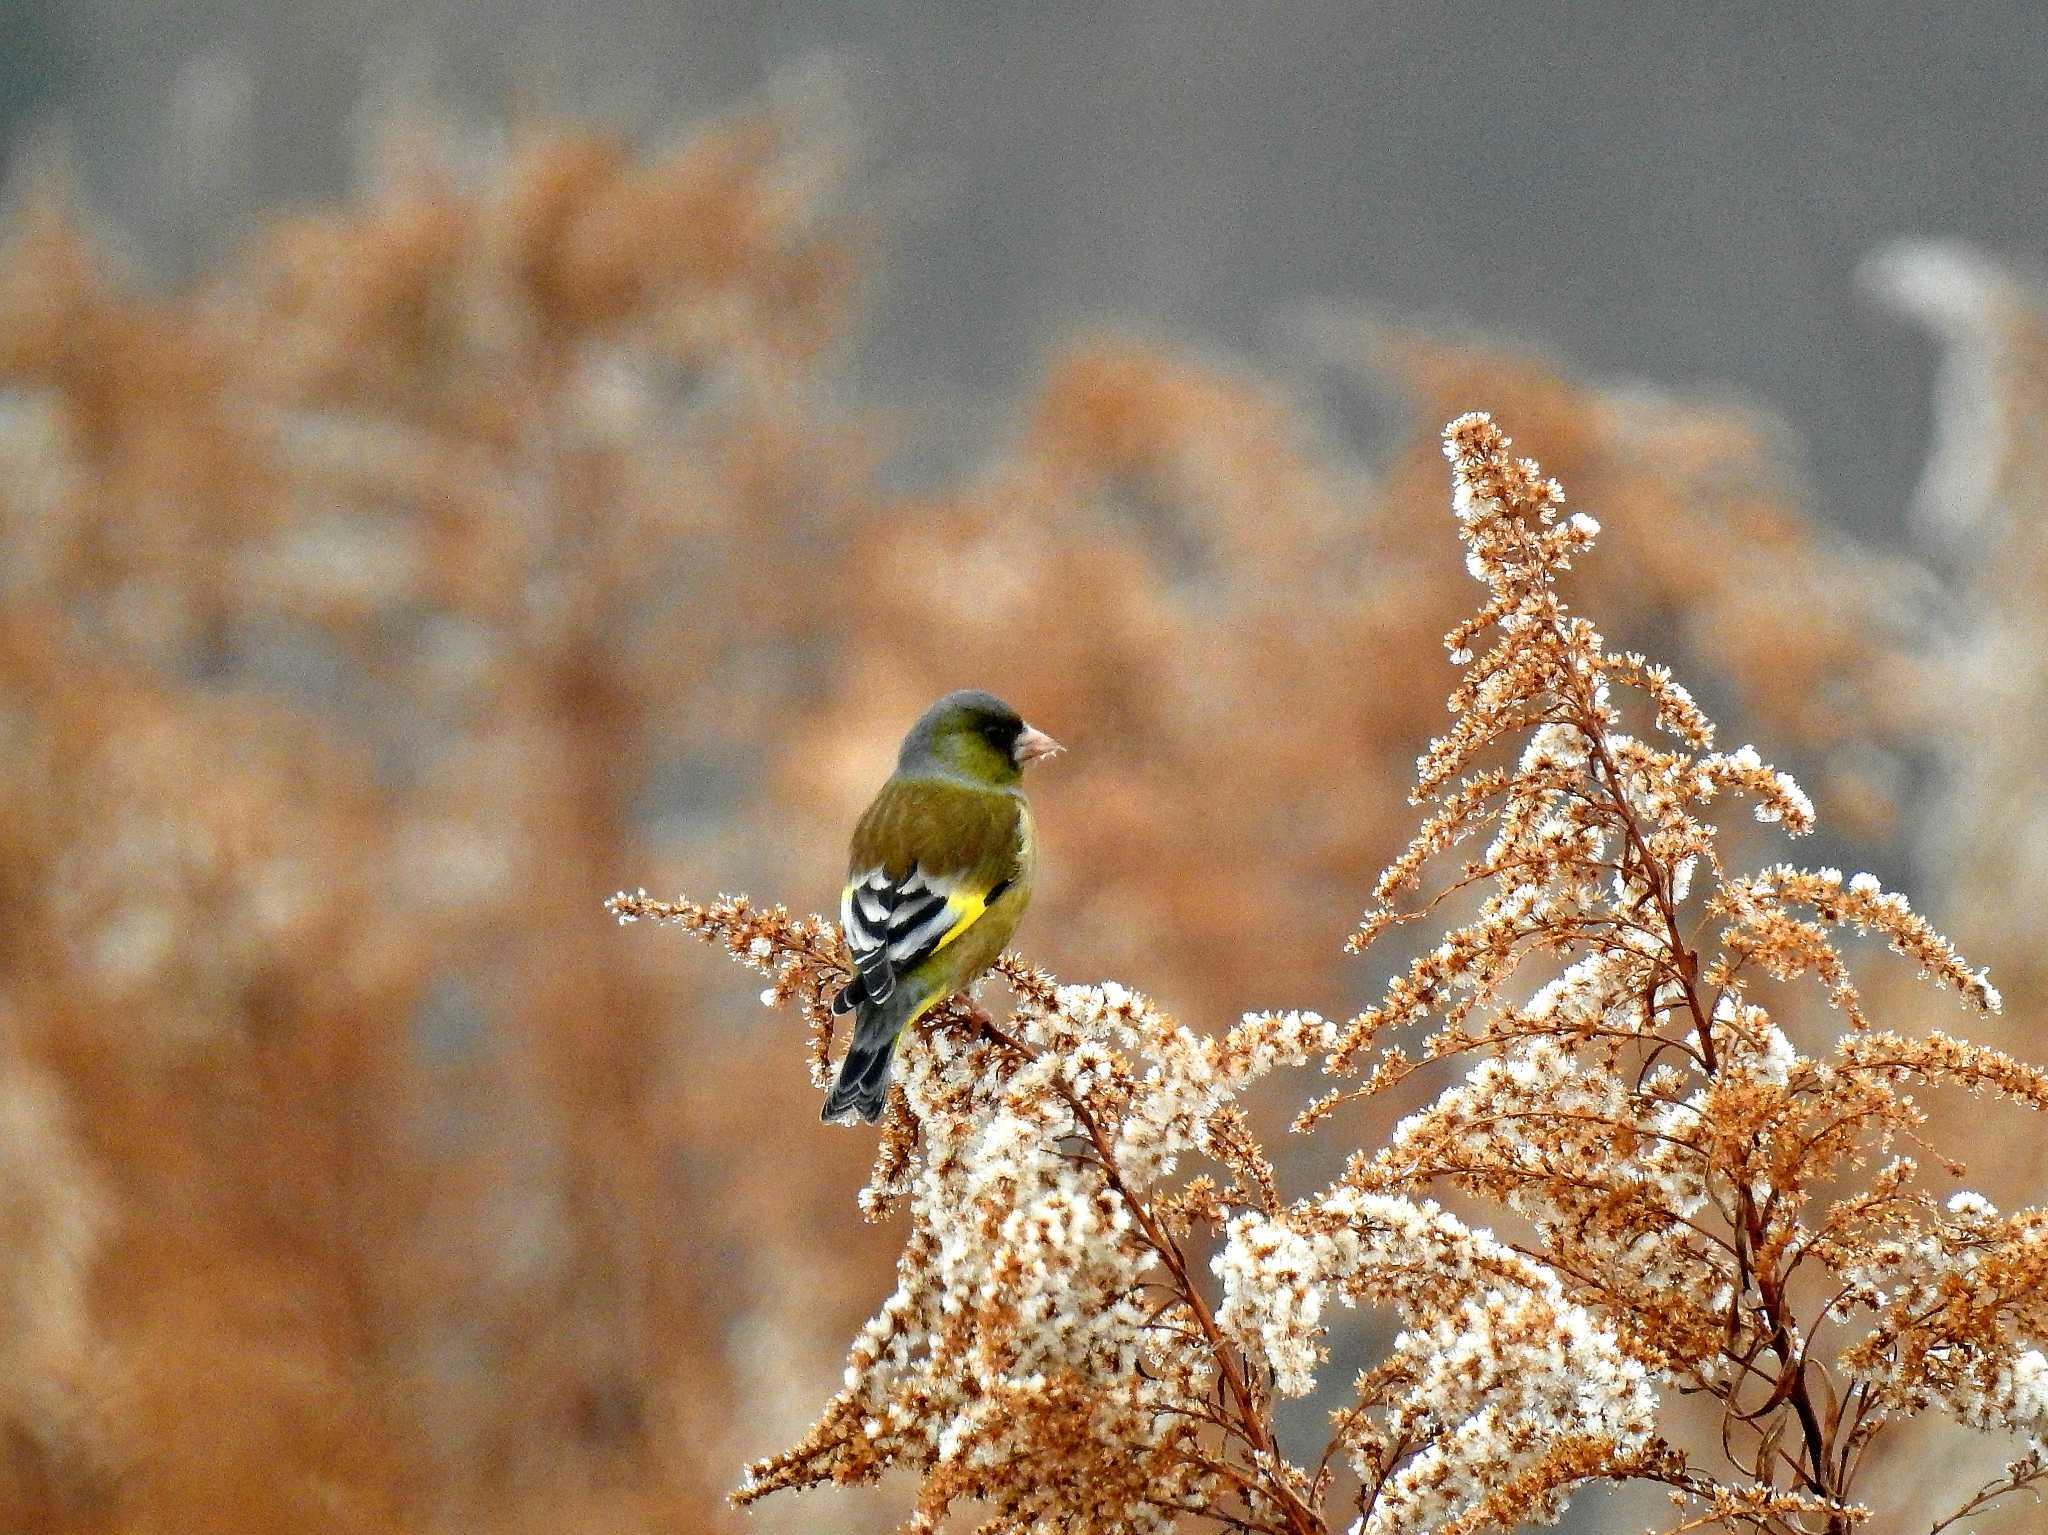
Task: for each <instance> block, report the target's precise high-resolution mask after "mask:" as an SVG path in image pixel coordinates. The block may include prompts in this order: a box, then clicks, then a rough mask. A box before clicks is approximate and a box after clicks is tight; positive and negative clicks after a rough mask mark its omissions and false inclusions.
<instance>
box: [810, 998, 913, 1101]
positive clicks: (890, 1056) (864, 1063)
mask: <svg viewBox="0 0 2048 1535" xmlns="http://www.w3.org/2000/svg"><path fill="white" fill-rule="evenodd" d="M910 1010H911V1009H910V1000H909V998H908V996H906V995H905V992H904V990H903V988H901V987H899V988H897V990H896V993H895V994H894V995H893V996H891V997H890V998H889V1000H888V1001H886V1002H883V1003H881V1004H880V1005H879V1006H877V1005H876V1004H874V1003H872V1002H862V1003H861V1004H859V1007H858V1009H857V1011H856V1012H855V1014H854V1024H853V1043H852V1044H850V1045H848V1046H847V1047H846V1059H845V1060H843V1061H841V1062H840V1063H839V1077H838V1080H837V1081H835V1082H834V1083H833V1084H832V1091H831V1092H830V1093H829V1094H828V1095H826V1098H825V1109H824V1112H823V1113H822V1114H820V1115H819V1116H818V1117H819V1118H820V1119H824V1120H827V1121H830V1120H834V1119H839V1118H841V1117H842V1116H844V1115H845V1114H846V1113H847V1112H848V1111H851V1112H853V1113H855V1114H858V1115H860V1117H861V1118H862V1119H865V1120H866V1121H867V1122H868V1123H869V1124H873V1123H874V1122H875V1121H876V1120H878V1119H880V1118H881V1117H882V1108H883V1106H884V1105H885V1104H887V1103H888V1101H889V1066H890V1063H891V1062H892V1061H893V1060H894V1059H895V1055H896V1036H897V1035H898V1034H901V1033H902V1032H903V1025H904V1023H905V1022H906V1021H908V1019H909V1015H910Z"/></svg>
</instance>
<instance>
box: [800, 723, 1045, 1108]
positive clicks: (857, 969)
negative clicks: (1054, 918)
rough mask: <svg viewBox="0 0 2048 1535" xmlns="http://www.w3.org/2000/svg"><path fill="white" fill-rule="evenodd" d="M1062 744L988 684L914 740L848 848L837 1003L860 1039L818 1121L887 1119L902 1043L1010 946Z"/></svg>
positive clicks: (918, 727)
mask: <svg viewBox="0 0 2048 1535" xmlns="http://www.w3.org/2000/svg"><path fill="white" fill-rule="evenodd" d="M1060 749H1061V747H1060V744H1059V743H1058V742H1057V741H1055V740H1053V738H1052V737H1051V736H1049V735H1047V734H1046V733H1045V732H1044V731H1042V730H1036V729H1033V728H1032V727H1031V726H1030V725H1027V724H1025V723H1024V720H1023V717H1022V716H1021V715H1019V714H1018V713H1017V711H1016V710H1015V709H1013V708H1011V707H1010V706H1009V705H1008V704H1006V703H1004V702H1003V701H1002V700H1001V699H1000V698H997V697H996V696H995V695H994V694H993V693H984V692H981V691H980V690H978V689H966V690H963V691H961V692H957V693H948V694H947V695H946V696H945V697H944V698H941V699H940V700H939V701H938V702H937V703H935V704H933V705H932V706H931V707H930V708H929V709H927V710H925V712H924V714H923V715H922V716H921V717H920V718H919V719H918V721H917V723H916V724H915V725H912V726H911V727H910V733H909V734H908V735H906V736H904V738H903V746H902V749H901V750H900V751H899V752H898V754H897V758H896V771H895V773H894V774H893V775H892V776H891V777H890V779H889V781H888V782H887V783H885V784H884V785H883V786H882V789H881V792H880V793H878V794H877V795H876V796H875V799H874V803H872V804H871V805H869V806H868V808H867V810H866V812H865V813H864V814H863V815H862V816H861V818H860V821H859V824H858V825H856V826H855V827H854V832H853V845H852V848H851V849H850V851H849V853H848V856H847V873H846V888H845V890H844V891H843V892H842V893H841V896H840V903H839V914H840V925H841V927H842V928H843V929H844V931H845V934H846V946H847V949H848V951H849V952H850V953H851V955H852V957H853V972H854V973H853V979H852V980H851V981H849V982H848V983H847V984H846V986H845V987H844V988H843V989H842V990H841V991H840V993H839V995H838V996H837V997H835V998H834V999H833V1003H832V1011H833V1012H834V1013H840V1014H844V1013H848V1012H850V1013H852V1014H853V1039H852V1042H851V1043H850V1044H849V1045H848V1046H847V1049H846V1057H845V1059H844V1060H842V1061H841V1062H840V1063H839V1075H838V1078H837V1080H836V1081H834V1083H833V1084H832V1091H831V1092H830V1093H829V1094H828V1095H827V1096H826V1098H825V1108H824V1112H823V1113H822V1114H821V1115H820V1116H819V1117H820V1118H821V1119H824V1120H826V1121H827V1122H831V1121H835V1120H841V1119H844V1118H845V1116H846V1115H848V1114H849V1113H851V1114H856V1115H858V1116H859V1117H860V1118H861V1119H863V1120H866V1121H867V1122H868V1123H869V1124H873V1123H874V1122H875V1121H876V1120H878V1119H880V1118H881V1117H882V1108H883V1105H884V1104H885V1103H887V1101H888V1095H889V1068H890V1064H891V1062H892V1060H893V1059H894V1056H895V1053H896V1046H897V1043H898V1041H899V1040H900V1039H902V1038H903V1037H904V1036H905V1033H906V1031H907V1030H908V1028H909V1027H910V1025H911V1024H913V1023H915V1022H916V1021H917V1020H918V1019H919V1018H921V1017H923V1016H924V1015H925V1014H926V1013H928V1012H930V1011H931V1010H932V1009H933V1008H934V1007H936V1006H938V1005H939V1004H940V1003H941V1002H944V1001H945V1000H946V999H947V998H948V997H951V996H952V995H953V994H954V993H956V992H958V991H961V990H963V989H964V988H965V987H966V986H967V985H968V984H969V983H971V982H972V981H973V980H974V979H975V977H976V976H978V975H980V974H981V973H982V971H984V970H986V969H987V968H988V967H989V966H990V965H992V964H993V963H995V959H996V956H997V955H998V954H1000V953H1002V951H1003V946H1004V945H1005V944H1006V943H1008V942H1009V941H1010V935H1011V934H1012V933H1014V932H1015V931H1016V930H1017V921H1018V919H1019V918H1020V917H1022V916H1023V915H1024V908H1025V906H1026V905H1028V904H1029V903H1030V900H1031V880H1032V874H1033V872H1034V867H1035V865H1036V862H1037V846H1036V842H1035V839H1034V836H1033V832H1032V826H1031V807H1030V806H1029V805H1028V804H1027V803H1026V802H1025V799H1024V787H1023V778H1024V768H1025V766H1026V764H1028V763H1032V762H1036V761H1038V760H1039V759H1041V758H1044V757H1050V756H1052V755H1053V754H1054V753H1055V752H1058V751H1059V750H1060Z"/></svg>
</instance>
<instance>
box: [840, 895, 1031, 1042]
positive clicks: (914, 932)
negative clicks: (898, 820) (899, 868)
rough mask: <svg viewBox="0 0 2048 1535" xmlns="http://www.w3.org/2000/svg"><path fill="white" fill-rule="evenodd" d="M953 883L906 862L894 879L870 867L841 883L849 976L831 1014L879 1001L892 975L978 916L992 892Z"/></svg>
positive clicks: (920, 960)
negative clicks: (850, 962)
mask: <svg viewBox="0 0 2048 1535" xmlns="http://www.w3.org/2000/svg"><path fill="white" fill-rule="evenodd" d="M959 883H960V882H958V881H954V880H947V879H941V878H937V877H934V876H932V875H930V874H927V873H925V872H924V871H923V870H921V869H919V868H918V866H917V865H916V864H912V865H911V866H910V868H909V870H908V871H907V872H906V873H905V874H903V875H902V876H901V877H900V878H898V877H892V876H891V875H890V874H889V872H888V871H887V870H886V869H870V870H868V871H867V872H866V873H865V874H862V875H860V876H858V877H857V878H855V879H854V880H853V881H852V883H850V884H849V885H847V887H846V893H845V895H844V897H843V898H842V899H841V902H840V921H841V925H842V926H843V927H844V928H845V929H846V946H847V948H848V949H849V950H850V951H851V952H852V954H853V968H854V971H855V974H854V978H853V980H852V981H851V982H850V983H849V984H848V985H847V987H846V989H845V990H844V991H842V992H840V993H839V995H838V997H837V998H836V999H834V1001H833V1003H832V1011H834V1012H835V1013H844V1012H848V1011H850V1010H851V1009H853V1008H854V1007H856V1006H858V1005H859V1004H860V1003H862V1002H870V1003H877V1004H879V1003H882V1002H886V1001H888V1000H889V996H890V994H891V993H892V992H894V991H895V989H896V979H897V977H898V976H901V975H905V974H908V973H909V972H910V971H912V970H915V969H916V968H917V967H918V966H919V965H921V964H923V963H924V962H925V960H927V959H929V958H930V957H931V956H932V955H933V954H935V953H937V952H938V950H939V949H940V948H941V947H942V946H943V945H945V944H946V942H947V941H948V940H950V939H951V938H953V937H954V936H955V935H956V934H957V933H959V932H960V931H961V930H962V929H963V928H965V927H966V926H967V924H968V923H970V922H972V921H973V920H974V919H975V918H976V917H978V916H980V915H981V914H982V912H983V911H984V910H985V909H986V908H987V906H988V903H989V900H990V899H992V898H993V896H994V895H995V894H996V893H997V892H995V891H990V892H988V893H987V894H985V895H979V896H977V895H974V894H970V893H968V892H967V891H964V890H961V889H960V888H958V886H959Z"/></svg>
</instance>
